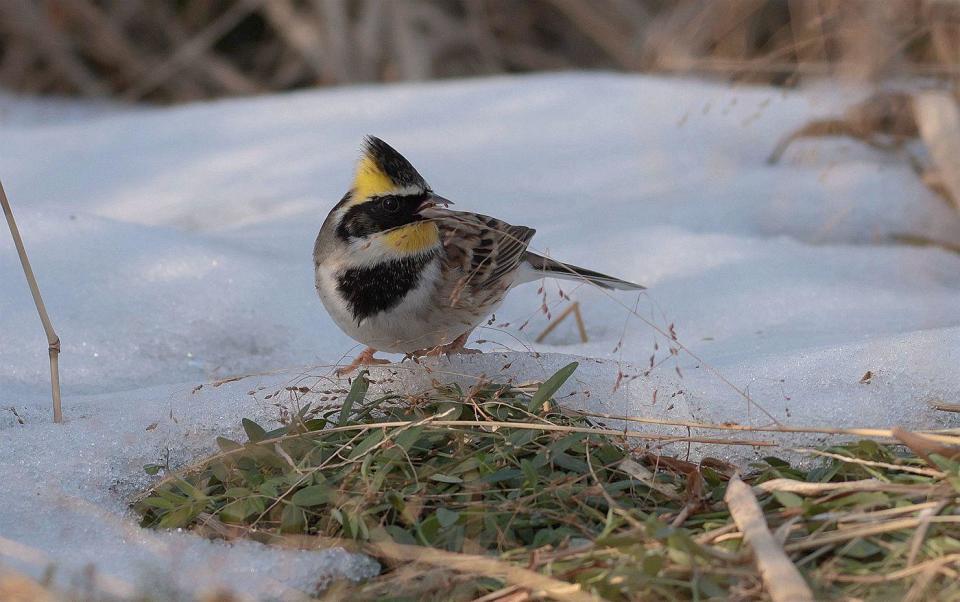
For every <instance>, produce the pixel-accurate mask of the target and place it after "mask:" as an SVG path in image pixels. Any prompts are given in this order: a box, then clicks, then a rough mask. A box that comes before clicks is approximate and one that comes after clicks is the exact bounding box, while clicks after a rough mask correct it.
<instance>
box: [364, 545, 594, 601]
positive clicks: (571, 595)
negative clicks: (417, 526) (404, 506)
mask: <svg viewBox="0 0 960 602" xmlns="http://www.w3.org/2000/svg"><path fill="white" fill-rule="evenodd" d="M368 548H369V549H370V551H371V553H372V554H373V555H374V556H381V557H386V558H390V559H392V560H401V561H405V562H418V563H422V564H429V565H431V566H436V567H442V568H446V569H453V570H455V571H459V572H463V573H470V574H474V575H496V576H499V577H501V578H503V579H504V580H506V581H507V582H508V583H510V584H511V585H517V586H519V587H522V588H524V589H529V590H530V591H531V592H532V593H533V595H534V596H535V597H536V596H546V597H548V598H552V599H554V600H563V601H569V602H603V600H602V598H598V597H597V596H594V595H593V594H590V593H587V592H584V591H583V590H581V589H580V586H579V585H577V584H575V583H567V582H564V581H558V580H556V579H553V578H551V577H547V576H546V575H542V574H540V573H536V572H534V571H531V570H528V569H524V568H520V567H518V566H516V565H513V564H509V563H506V562H502V561H500V560H497V559H495V558H491V557H489V556H478V555H474V554H458V553H454V552H447V551H445V550H438V549H435V548H424V547H422V546H410V545H403V544H398V543H393V542H381V543H374V544H370V545H369V546H368Z"/></svg>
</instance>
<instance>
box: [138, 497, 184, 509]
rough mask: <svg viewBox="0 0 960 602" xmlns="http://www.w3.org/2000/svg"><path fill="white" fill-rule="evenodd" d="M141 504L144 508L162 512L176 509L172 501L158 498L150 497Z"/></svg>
mask: <svg viewBox="0 0 960 602" xmlns="http://www.w3.org/2000/svg"><path fill="white" fill-rule="evenodd" d="M140 503H141V504H143V505H144V506H150V507H151V508H160V509H161V510H173V509H174V508H176V506H174V504H173V502H171V501H170V500H168V499H166V498H162V497H157V496H150V497H148V498H146V499H145V500H143V501H142V502H140Z"/></svg>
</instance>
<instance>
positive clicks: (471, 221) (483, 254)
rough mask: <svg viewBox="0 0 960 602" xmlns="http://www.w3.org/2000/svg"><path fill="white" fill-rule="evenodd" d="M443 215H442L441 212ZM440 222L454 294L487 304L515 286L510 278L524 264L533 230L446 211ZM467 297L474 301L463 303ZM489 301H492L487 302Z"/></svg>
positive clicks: (487, 218)
mask: <svg viewBox="0 0 960 602" xmlns="http://www.w3.org/2000/svg"><path fill="white" fill-rule="evenodd" d="M437 213H440V212H437ZM442 213H443V216H442V217H440V216H438V217H439V219H438V220H437V225H438V226H439V228H440V239H441V240H442V241H443V246H444V251H445V252H446V256H447V266H446V267H447V269H448V270H449V271H450V273H449V276H450V277H451V278H453V279H455V281H456V282H454V283H453V290H452V292H451V297H452V300H453V301H454V305H457V304H458V303H457V302H456V301H457V300H458V299H461V300H463V301H465V302H468V303H479V304H485V303H487V302H490V301H492V300H493V299H492V298H493V297H497V298H499V297H501V296H502V293H503V292H504V291H505V289H506V288H509V286H510V284H512V280H511V279H510V278H509V276H510V275H511V274H513V272H514V271H515V270H516V269H517V267H518V266H519V265H520V262H521V261H523V258H524V254H525V252H526V250H527V245H528V244H529V243H530V239H531V238H533V235H534V234H535V233H536V230H534V229H533V228H527V227H526V226H513V225H511V224H508V223H507V222H504V221H501V220H498V219H496V218H493V217H489V216H487V215H480V214H478V213H466V212H462V211H443V212H442ZM464 293H467V295H468V297H469V299H470V300H471V301H467V300H466V299H463V295H464ZM487 297H491V299H490V300H487V299H486V298H487Z"/></svg>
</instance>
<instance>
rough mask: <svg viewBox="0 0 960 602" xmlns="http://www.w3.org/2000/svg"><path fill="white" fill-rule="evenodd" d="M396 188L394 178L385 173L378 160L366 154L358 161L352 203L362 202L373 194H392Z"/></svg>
mask: <svg viewBox="0 0 960 602" xmlns="http://www.w3.org/2000/svg"><path fill="white" fill-rule="evenodd" d="M395 189H396V185H395V184H394V183H393V180H391V179H390V176H388V175H387V174H385V173H383V170H382V169H380V166H379V165H377V162H376V161H374V160H373V159H372V158H370V157H368V156H364V157H363V158H361V159H360V161H359V163H357V174H356V176H354V179H353V199H351V201H350V204H351V205H355V204H357V203H361V202H363V201H365V200H367V199H368V198H370V197H372V196H379V195H385V194H390V193H391V192H393V191H394V190H395Z"/></svg>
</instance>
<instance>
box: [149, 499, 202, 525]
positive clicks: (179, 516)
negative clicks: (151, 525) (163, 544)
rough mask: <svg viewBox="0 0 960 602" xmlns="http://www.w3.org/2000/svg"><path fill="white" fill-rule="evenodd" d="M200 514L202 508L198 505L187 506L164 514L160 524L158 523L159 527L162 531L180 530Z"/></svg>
mask: <svg viewBox="0 0 960 602" xmlns="http://www.w3.org/2000/svg"><path fill="white" fill-rule="evenodd" d="M199 513H200V508H199V507H198V505H197V504H187V505H185V506H181V507H179V508H177V509H176V510H173V511H172V512H168V513H166V514H164V515H163V518H161V519H160V522H158V523H157V527H159V528H161V529H179V528H180V527H186V526H187V525H188V524H190V521H192V520H193V519H194V518H195V517H196V516H197V514H199Z"/></svg>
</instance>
